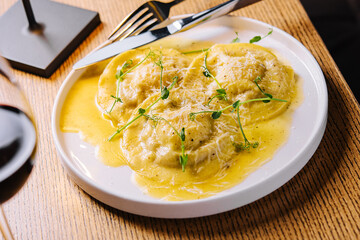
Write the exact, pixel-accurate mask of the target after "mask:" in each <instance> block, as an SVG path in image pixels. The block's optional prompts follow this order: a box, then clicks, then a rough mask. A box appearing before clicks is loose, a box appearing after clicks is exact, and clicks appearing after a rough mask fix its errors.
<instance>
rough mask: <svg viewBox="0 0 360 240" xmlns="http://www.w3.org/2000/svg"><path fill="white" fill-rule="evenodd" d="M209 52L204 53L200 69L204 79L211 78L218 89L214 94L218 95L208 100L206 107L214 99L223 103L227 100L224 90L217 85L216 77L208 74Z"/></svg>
mask: <svg viewBox="0 0 360 240" xmlns="http://www.w3.org/2000/svg"><path fill="white" fill-rule="evenodd" d="M208 54H209V52H206V54H205V57H204V65H203V66H202V68H203V69H204V71H203V74H204V76H205V77H211V78H212V79H213V80H214V81H215V82H216V84H217V85H218V87H219V89H216V92H217V93H219V94H218V95H216V96H214V97H212V98H211V99H210V101H209V102H208V103H207V105H209V104H210V102H211V101H212V100H213V99H214V98H219V99H224V100H225V101H227V100H228V98H227V95H226V91H225V89H223V88H222V87H221V85H220V83H219V81H218V80H217V79H216V77H215V76H214V75H213V74H212V73H211V72H210V70H209V68H208V66H207V57H208Z"/></svg>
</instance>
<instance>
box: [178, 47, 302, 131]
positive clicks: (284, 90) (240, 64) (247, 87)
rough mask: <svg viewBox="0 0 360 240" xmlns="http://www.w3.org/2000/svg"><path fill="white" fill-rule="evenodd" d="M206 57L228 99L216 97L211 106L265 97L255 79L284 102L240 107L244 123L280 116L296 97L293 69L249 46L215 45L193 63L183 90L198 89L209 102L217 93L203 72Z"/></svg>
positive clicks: (261, 49) (264, 50) (262, 51)
mask: <svg viewBox="0 0 360 240" xmlns="http://www.w3.org/2000/svg"><path fill="white" fill-rule="evenodd" d="M205 57H207V61H206V63H207V68H208V69H209V71H210V73H211V74H212V75H214V77H215V78H216V79H217V80H218V82H219V84H220V86H221V88H223V89H225V91H226V93H227V97H228V101H225V100H223V99H222V100H221V99H218V98H215V99H214V100H213V101H212V102H211V103H210V104H211V105H213V106H214V107H218V108H219V107H223V106H226V105H229V104H231V103H233V102H235V101H237V100H240V101H241V102H242V101H246V100H250V99H256V98H264V97H266V96H264V95H263V94H262V93H261V91H260V90H259V89H258V87H257V86H256V84H255V79H257V78H259V81H258V84H259V86H260V87H261V88H262V90H263V91H265V92H266V93H269V94H271V95H272V96H274V97H276V98H279V99H283V100H286V101H287V103H284V102H279V101H271V102H269V103H267V104H266V105H264V104H263V102H261V101H259V102H251V103H246V104H243V105H241V106H240V110H241V115H242V117H243V118H244V124H249V123H255V122H257V121H261V120H266V119H269V118H272V117H274V116H277V115H279V114H280V113H281V112H283V111H285V110H286V108H287V106H288V104H289V103H290V101H291V98H292V97H293V96H294V94H295V92H294V87H295V79H294V72H293V70H292V68H291V67H289V66H286V65H284V64H282V63H281V62H280V61H279V60H278V59H277V57H276V56H275V55H274V54H273V53H272V52H270V51H269V50H268V49H266V48H264V47H261V46H259V45H255V44H249V43H233V44H216V45H214V46H213V47H211V48H210V49H209V51H208V52H204V53H202V54H201V55H199V56H198V57H197V58H196V59H194V60H193V62H192V63H191V65H190V67H189V71H188V73H187V75H186V77H185V80H184V87H186V88H192V89H194V88H196V89H198V90H199V91H201V92H203V93H204V94H205V95H206V97H207V98H208V101H210V99H211V98H212V97H213V96H216V95H217V94H218V93H217V92H216V89H219V86H218V84H217V83H216V81H215V80H214V79H213V78H211V77H206V76H205V75H204V73H203V72H204V65H205V64H204V60H205Z"/></svg>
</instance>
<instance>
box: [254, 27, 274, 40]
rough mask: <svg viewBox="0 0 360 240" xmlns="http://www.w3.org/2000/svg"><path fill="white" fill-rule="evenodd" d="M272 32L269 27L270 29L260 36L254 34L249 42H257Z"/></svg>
mask: <svg viewBox="0 0 360 240" xmlns="http://www.w3.org/2000/svg"><path fill="white" fill-rule="evenodd" d="M272 33H273V29H272V28H271V29H270V31H269V32H268V33H267V34H266V35H265V36H263V37H261V36H255V37H253V38H252V39H250V41H249V43H254V42H259V41H260V40H262V39H264V38H266V37H267V36H269V35H271V34H272Z"/></svg>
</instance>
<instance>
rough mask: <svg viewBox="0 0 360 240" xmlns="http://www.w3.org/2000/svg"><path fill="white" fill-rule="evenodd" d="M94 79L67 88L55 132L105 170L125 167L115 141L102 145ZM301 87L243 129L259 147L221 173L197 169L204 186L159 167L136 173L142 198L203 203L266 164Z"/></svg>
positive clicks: (105, 126)
mask: <svg viewBox="0 0 360 240" xmlns="http://www.w3.org/2000/svg"><path fill="white" fill-rule="evenodd" d="M165 45H168V46H174V45H171V42H165ZM190 45H191V46H193V47H191V46H190ZM209 46H210V43H203V44H202V45H201V47H199V44H195V43H194V44H193V45H192V42H185V44H184V42H183V45H181V46H180V45H179V46H177V48H180V49H186V51H191V50H197V49H199V48H206V47H209ZM182 51H185V50H182ZM295 77H296V76H295ZM98 80H99V74H86V75H83V76H82V77H80V78H79V80H78V81H77V82H76V83H75V84H74V85H73V87H72V89H71V90H70V91H69V93H68V96H67V98H66V101H65V102H64V105H63V109H62V113H61V119H60V128H61V130H62V131H64V132H78V133H80V134H81V137H82V139H83V140H84V141H86V142H88V143H90V144H92V145H94V146H96V147H97V149H98V151H97V157H98V158H99V159H100V160H101V161H102V162H103V163H104V164H105V165H108V166H112V167H119V166H122V165H125V164H127V161H126V159H124V157H123V156H122V153H121V149H120V143H119V138H116V139H114V140H113V141H110V142H109V141H107V139H108V138H109V136H111V135H112V134H113V133H114V131H116V128H115V127H113V126H112V125H111V124H109V121H108V120H106V119H104V116H103V115H102V113H101V112H100V111H99V110H98V108H97V106H96V99H95V97H96V93H97V91H98ZM301 82H302V81H301V80H300V79H299V78H298V77H296V85H297V86H296V88H297V91H296V95H295V96H293V98H292V102H291V104H290V105H289V107H288V109H287V110H286V111H285V112H283V113H282V114H280V115H279V116H277V117H276V118H272V119H269V120H266V121H263V122H259V123H256V125H247V126H246V127H244V131H245V133H246V136H247V138H248V139H249V141H250V142H255V141H258V142H259V147H258V148H255V149H251V151H243V152H240V153H239V154H238V156H237V157H236V159H233V161H231V162H230V164H229V166H228V167H227V168H224V169H222V171H221V172H218V173H216V174H215V175H214V174H213V173H212V171H211V165H207V166H206V167H205V168H204V169H203V170H202V171H204V172H202V176H206V175H207V172H208V175H209V178H208V179H206V180H205V181H196V176H195V175H194V173H192V172H191V171H185V173H183V172H180V171H178V169H173V170H172V169H167V170H166V171H163V172H162V171H161V168H154V176H155V175H156V176H157V177H156V178H154V179H151V178H148V177H144V176H141V175H139V174H136V175H135V180H136V182H137V184H138V185H139V186H140V187H141V188H142V189H143V190H144V192H146V193H147V194H149V195H151V196H153V197H156V198H163V199H166V200H170V201H178V200H190V199H200V198H206V197H209V196H212V195H214V194H216V193H219V192H221V191H224V190H226V189H229V188H231V187H233V186H235V185H237V184H238V183H240V182H241V181H242V180H244V179H245V178H246V177H247V176H248V175H249V174H250V173H252V172H253V171H255V170H256V169H258V168H259V167H260V166H261V165H263V164H264V163H266V162H267V161H269V160H271V158H272V157H273V156H274V154H275V153H276V151H277V150H278V149H279V148H280V147H281V146H282V145H284V143H285V142H286V141H287V139H288V137H289V134H290V127H291V122H292V114H293V112H294V110H295V109H296V107H298V106H299V105H300V103H301V102H302V96H303V95H302V87H301ZM239 134H240V133H239ZM211 164H217V161H213V163H211ZM162 174H167V175H170V176H171V174H174V175H175V174H176V175H179V174H183V175H182V177H178V178H177V179H178V180H179V179H180V181H178V182H177V184H173V183H172V182H171V181H158V176H161V175H162ZM164 179H171V177H169V176H164Z"/></svg>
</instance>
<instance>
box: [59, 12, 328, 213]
mask: <svg viewBox="0 0 360 240" xmlns="http://www.w3.org/2000/svg"><path fill="white" fill-rule="evenodd" d="M270 28H272V29H273V30H274V31H273V33H272V35H270V36H269V37H267V38H265V39H263V40H261V41H260V42H259V43H258V44H259V45H262V46H265V47H268V48H270V49H273V50H274V51H275V52H276V53H277V54H279V55H280V56H282V57H284V58H285V59H287V61H288V63H289V64H290V65H291V66H292V67H293V68H294V70H295V73H296V74H297V75H298V76H299V77H300V78H302V79H303V80H304V81H303V91H304V101H303V103H302V105H301V106H300V107H299V108H298V109H297V110H296V111H295V113H294V117H293V123H292V128H291V134H290V137H289V140H288V142H287V143H286V144H285V145H284V146H283V147H282V148H281V149H280V150H279V151H278V152H277V153H276V154H275V156H274V158H273V159H272V160H271V161H269V162H268V163H266V164H265V165H263V166H262V167H260V168H259V169H258V170H256V171H255V172H253V173H252V174H251V175H250V176H249V177H248V178H246V179H245V181H243V182H241V183H240V184H238V185H237V186H235V187H233V188H231V189H228V190H225V191H223V192H221V193H219V194H217V195H215V196H212V197H209V198H206V199H201V200H191V201H180V202H168V201H164V200H159V199H154V198H152V197H150V196H147V195H145V194H143V193H142V192H141V190H140V189H139V188H138V187H137V186H136V185H135V184H134V183H133V181H132V177H131V176H132V171H131V170H130V168H129V167H118V168H113V167H108V166H105V165H103V164H102V163H101V162H100V161H99V160H97V159H96V158H95V148H94V147H93V146H91V145H89V144H87V143H85V142H83V141H82V140H81V139H80V137H79V135H78V134H73V133H63V132H61V131H60V129H59V119H60V113H61V108H62V105H63V103H64V100H65V98H66V96H67V94H68V91H69V90H70V88H71V87H72V85H73V84H74V83H75V82H76V81H77V79H78V77H79V76H80V75H81V74H82V72H83V70H81V71H72V72H71V73H70V74H69V76H68V77H67V78H66V80H65V81H64V83H63V85H62V86H61V88H60V90H59V93H58V95H57V98H56V100H55V104H54V109H53V115H52V130H53V135H54V139H55V144H56V147H57V149H58V151H59V152H60V155H61V158H62V163H63V166H64V167H65V169H66V170H67V171H68V173H69V175H70V176H71V178H72V179H73V180H74V181H75V182H76V183H77V184H78V185H79V186H80V187H81V188H82V189H83V190H85V191H86V192H87V193H88V194H90V195H91V196H93V197H94V198H96V199H98V200H99V201H101V202H104V203H106V204H108V205H110V206H112V207H114V208H117V209H120V210H123V211H126V212H130V213H134V214H139V215H143V216H151V217H160V218H190V217H199V216H206V215H211V214H216V213H220V212H224V211H228V210H231V209H234V208H238V207H241V206H243V205H245V204H248V203H251V202H253V201H255V200H257V199H259V198H261V197H264V196H265V195H267V194H269V193H271V192H272V191H274V190H275V189H277V188H279V187H280V186H282V185H283V184H285V183H286V182H287V181H289V180H290V179H291V178H292V177H293V176H294V175H295V174H296V173H297V172H299V171H300V169H301V168H302V167H303V166H304V165H305V164H306V163H307V162H308V161H309V159H310V158H311V156H312V155H313V154H314V152H315V150H316V149H317V147H318V145H319V143H320V141H321V138H322V136H323V134H324V130H325V126H326V120H327V107H328V97H327V88H326V83H325V79H324V76H323V73H322V71H321V69H320V67H319V65H318V63H317V62H316V60H315V59H314V57H313V56H312V55H311V54H310V52H309V51H308V50H307V49H306V48H305V47H304V46H303V45H302V44H301V43H300V42H298V41H297V40H296V39H294V38H293V37H292V36H290V35H289V34H287V33H285V32H284V31H282V30H280V29H277V28H275V27H273V26H270V25H268V24H266V23H263V22H259V21H256V20H253V19H248V18H243V17H230V16H225V17H222V18H219V19H215V20H213V21H211V22H208V23H204V24H203V25H200V26H198V27H196V28H194V29H192V30H189V31H187V32H183V33H179V34H176V35H175V37H176V38H179V37H183V38H188V39H189V38H190V39H194V40H203V41H213V42H216V43H229V42H230V41H231V40H232V39H233V38H234V37H235V34H234V32H238V34H239V38H240V40H241V42H248V41H249V40H250V39H251V38H252V37H253V36H256V35H264V34H266V33H267V32H268V31H269V29H270Z"/></svg>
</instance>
